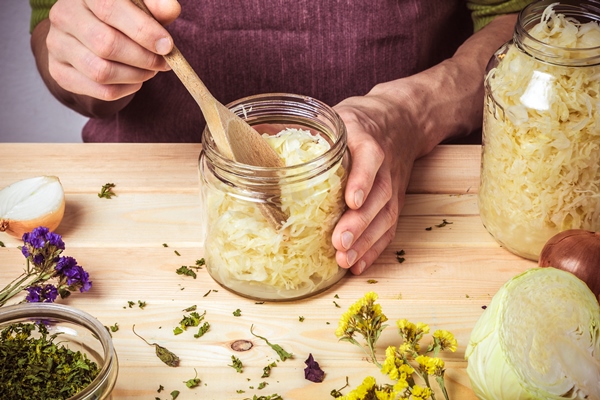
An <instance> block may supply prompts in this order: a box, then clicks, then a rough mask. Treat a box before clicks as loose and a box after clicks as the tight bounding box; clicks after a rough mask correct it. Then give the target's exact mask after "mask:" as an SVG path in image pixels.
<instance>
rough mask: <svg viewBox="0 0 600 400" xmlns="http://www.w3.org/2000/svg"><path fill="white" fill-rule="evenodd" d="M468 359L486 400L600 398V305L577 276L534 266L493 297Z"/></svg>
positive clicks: (478, 389) (473, 335)
mask: <svg viewBox="0 0 600 400" xmlns="http://www.w3.org/2000/svg"><path fill="white" fill-rule="evenodd" d="M599 273H600V272H599ZM465 357H466V359H467V360H468V366H467V373H468V375H469V378H470V380H471V386H472V388H473V390H474V391H475V394H476V395H477V396H478V397H479V398H480V399H482V400H533V399H540V400H541V399H544V400H550V399H560V400H563V399H587V400H600V305H599V304H598V301H597V300H596V297H595V296H594V294H593V293H592V292H591V291H590V289H589V288H588V287H587V285H586V284H585V283H584V282H582V281H581V280H579V278H577V277H576V276H575V275H573V274H571V273H569V272H565V271H562V270H559V269H555V268H533V269H530V270H528V271H526V272H524V273H522V274H520V275H517V276H515V277H514V278H512V279H511V280H509V281H508V282H506V283H505V284H504V286H502V288H500V290H499V291H498V292H497V293H496V295H494V297H493V299H492V301H491V303H490V305H489V307H487V309H486V310H485V311H484V312H483V314H482V315H481V317H480V319H479V321H477V324H475V327H474V328H473V331H472V332H471V338H470V340H469V344H468V346H467V349H466V352H465Z"/></svg>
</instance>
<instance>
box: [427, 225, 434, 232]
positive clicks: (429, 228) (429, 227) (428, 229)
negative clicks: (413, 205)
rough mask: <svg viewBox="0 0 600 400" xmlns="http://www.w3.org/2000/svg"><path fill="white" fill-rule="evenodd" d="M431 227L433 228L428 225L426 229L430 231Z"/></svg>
mask: <svg viewBox="0 0 600 400" xmlns="http://www.w3.org/2000/svg"><path fill="white" fill-rule="evenodd" d="M431 229H433V228H432V227H431V226H428V227H427V228H425V230H426V231H430V230H431Z"/></svg>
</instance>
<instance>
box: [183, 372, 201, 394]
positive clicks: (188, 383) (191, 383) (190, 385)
mask: <svg viewBox="0 0 600 400" xmlns="http://www.w3.org/2000/svg"><path fill="white" fill-rule="evenodd" d="M194 371H195V372H196V375H195V376H194V377H193V378H192V379H188V380H187V381H184V383H185V386H187V387H188V388H190V389H191V388H195V387H196V386H198V385H200V378H198V371H196V368H194Z"/></svg>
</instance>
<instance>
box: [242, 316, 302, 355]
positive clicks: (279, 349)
mask: <svg viewBox="0 0 600 400" xmlns="http://www.w3.org/2000/svg"><path fill="white" fill-rule="evenodd" d="M253 329H254V325H252V326H250V333H251V334H252V335H253V336H255V337H257V338H259V339H262V340H264V341H265V343H267V344H268V345H269V346H270V347H271V348H272V349H273V350H275V352H276V353H277V355H279V358H280V359H281V361H285V360H287V359H288V358H294V355H293V354H291V353H288V352H287V351H285V350H284V349H283V348H282V347H281V346H280V345H278V344H273V343H271V342H269V341H268V340H267V339H266V338H264V337H262V336H259V335H257V334H255V333H254V332H253V331H252V330H253Z"/></svg>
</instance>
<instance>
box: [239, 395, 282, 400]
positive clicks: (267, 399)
mask: <svg viewBox="0 0 600 400" xmlns="http://www.w3.org/2000/svg"><path fill="white" fill-rule="evenodd" d="M244 400H283V397H281V396H280V395H278V394H277V393H274V394H271V395H268V396H257V395H254V396H252V398H250V397H246V398H245V399H244Z"/></svg>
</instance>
